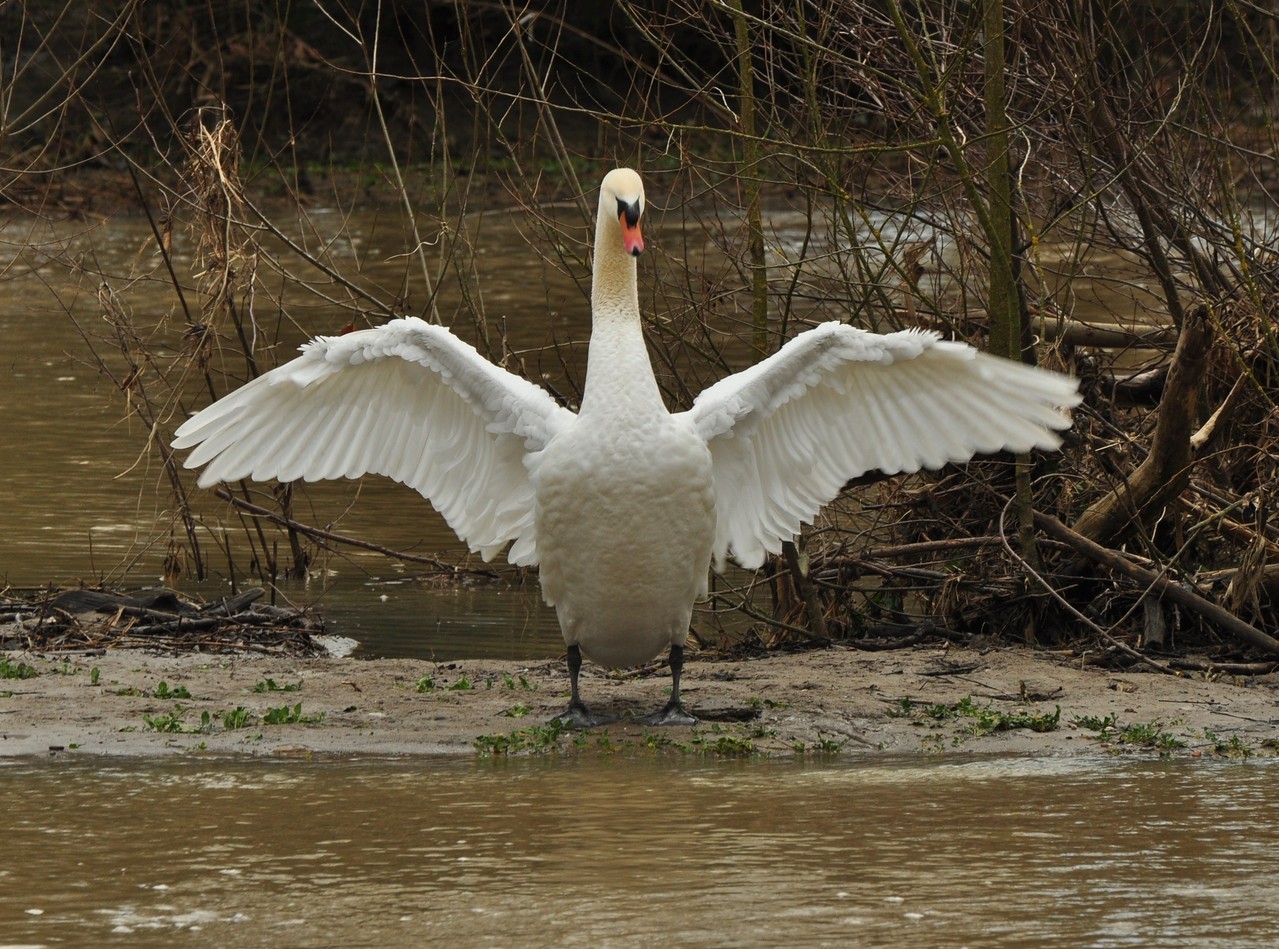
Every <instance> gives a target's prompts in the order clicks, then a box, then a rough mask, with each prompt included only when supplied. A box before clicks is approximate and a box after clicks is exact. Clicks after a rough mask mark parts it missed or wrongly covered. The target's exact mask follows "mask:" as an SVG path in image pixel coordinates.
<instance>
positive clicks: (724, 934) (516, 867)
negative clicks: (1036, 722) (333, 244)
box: [0, 758, 1279, 949]
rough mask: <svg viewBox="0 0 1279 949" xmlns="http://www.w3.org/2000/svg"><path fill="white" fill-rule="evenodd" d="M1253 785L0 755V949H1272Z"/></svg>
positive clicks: (1265, 836) (1093, 775)
mask: <svg viewBox="0 0 1279 949" xmlns="http://www.w3.org/2000/svg"><path fill="white" fill-rule="evenodd" d="M1275 780H1276V774H1275V769H1274V766H1273V765H1269V764H1225V765H1221V764H1206V763H1197V764H1191V763H1185V762H1176V763H1172V762H1169V763H1164V762H1153V761H1114V762H1101V763H1098V762H1095V761H1094V762H1080V761H1075V760H1038V761H1032V760H982V759H975V760H963V759H954V758H949V759H947V760H945V761H939V760H908V761H902V762H897V763H888V764H882V763H880V764H875V765H867V764H864V763H861V762H855V761H848V762H840V761H837V762H834V763H831V764H825V765H823V764H812V763H808V764H804V763H772V762H767V763H760V762H723V763H719V762H704V761H700V760H693V759H684V758H679V759H658V760H651V759H650V760H633V759H614V758H582V759H570V760H549V761H548V760H529V759H524V760H479V761H475V762H448V761H445V762H427V763H424V764H413V765H408V764H399V763H389V762H388V763H379V762H370V761H364V762H331V763H314V762H311V763H308V762H297V761H293V762H255V761H250V762H228V761H199V760H184V761H175V762H163V763H134V764H129V765H127V766H118V765H112V766H108V767H104V766H94V765H91V764H84V763H81V762H70V761H52V762H22V763H13V762H8V763H4V764H0V802H2V803H3V805H4V809H5V814H6V815H7V820H6V827H5V846H4V850H3V855H2V856H0V947H2V946H17V945H29V946H56V945H129V946H169V945H175V944H179V945H192V946H296V947H319V946H332V947H351V946H400V945H404V946H407V945H427V944H447V945H461V946H471V945H494V946H582V947H592V949H602V947H610V946H618V947H621V946H637V945H643V944H651V945H671V946H716V947H723V946H781V945H786V946H850V945H855V946H892V947H913V946H919V947H949V946H974V947H976V946H1009V947H1036V946H1044V947H1049V946H1051V947H1060V946H1072V947H1084V946H1090V947H1110V946H1161V947H1171V946H1187V947H1189V946H1195V947H1204V946H1213V947H1251V946H1256V947H1270V946H1273V945H1275V944H1276V941H1277V940H1279V910H1276V909H1275V907H1274V901H1273V899H1272V890H1273V874H1274V868H1275V859H1274V854H1275V852H1276V849H1277V848H1279V799H1276V796H1275V794H1274V793H1273V789H1274V787H1275Z"/></svg>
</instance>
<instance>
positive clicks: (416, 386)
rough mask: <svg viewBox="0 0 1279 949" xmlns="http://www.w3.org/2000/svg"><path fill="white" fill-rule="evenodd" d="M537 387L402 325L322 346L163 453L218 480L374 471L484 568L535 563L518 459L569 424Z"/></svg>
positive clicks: (227, 402) (412, 322)
mask: <svg viewBox="0 0 1279 949" xmlns="http://www.w3.org/2000/svg"><path fill="white" fill-rule="evenodd" d="M573 418H574V416H573V413H571V412H569V411H568V410H567V409H564V408H561V407H560V406H559V405H557V404H556V403H555V400H554V399H552V398H551V397H550V395H548V394H547V393H546V392H545V391H544V390H543V389H541V388H539V387H537V386H535V385H533V384H532V383H530V382H527V381H526V380H524V379H521V378H520V377H519V376H516V375H513V374H512V373H509V372H507V371H505V370H504V369H501V368H499V367H497V366H494V365H493V364H492V363H490V362H489V361H488V360H486V359H484V358H483V357H482V356H480V354H479V353H477V352H476V351H475V349H474V348H472V347H471V346H469V345H467V344H466V343H464V342H462V341H461V340H459V339H458V338H457V337H455V336H454V335H453V334H452V333H450V332H449V331H448V330H446V329H443V328H441V327H438V326H433V325H431V324H428V323H425V322H423V321H422V320H419V319H416V318H413V317H409V318H406V319H401V320H393V321H392V322H390V323H388V324H386V325H385V326H381V327H378V328H376V329H371V330H363V331H360V332H357V333H350V334H348V335H345V336H336V337H320V338H318V339H316V340H313V341H311V342H309V343H307V344H306V345H304V346H303V347H302V355H301V356H299V357H298V358H296V359H294V360H293V361H292V362H290V363H287V364H285V365H283V366H280V367H279V368H277V369H274V370H272V371H271V372H269V373H267V374H265V375H263V376H261V377H259V378H257V379H255V380H253V381H252V382H250V383H248V384H247V385H245V386H243V387H241V388H240V389H238V390H236V391H235V392H233V393H231V394H230V395H228V396H226V397H225V398H223V399H220V400H219V401H217V402H215V403H214V404H213V405H211V406H209V407H208V408H206V409H204V410H203V411H201V412H199V413H198V414H196V415H195V416H193V417H192V418H190V419H188V420H187V421H186V422H185V423H183V424H182V425H181V426H180V427H179V428H178V430H177V433H176V437H175V439H174V443H173V444H174V447H175V448H179V449H185V448H190V449H192V451H191V453H190V455H189V456H188V457H187V460H186V466H187V467H188V468H196V467H200V466H204V470H203V471H202V472H201V474H200V477H199V484H200V486H201V487H208V486H210V485H212V484H216V483H217V482H219V481H236V480H239V479H240V478H252V479H253V480H255V481H269V480H284V481H294V480H305V481H318V480H323V479H331V478H341V477H346V478H356V477H360V476H361V475H363V474H368V473H372V474H381V475H386V476H387V477H389V478H393V479H394V480H396V481H400V482H403V483H404V484H406V485H408V486H409V487H411V488H413V489H415V490H416V491H418V492H419V493H420V494H422V495H423V496H425V497H426V498H427V499H429V500H430V501H431V502H432V503H433V504H434V505H435V507H436V509H437V510H438V511H439V512H440V513H441V514H442V515H443V516H444V518H445V520H446V521H448V523H449V526H450V527H452V528H453V530H454V531H456V532H457V534H458V536H459V537H461V538H462V539H463V540H464V541H465V542H466V543H467V545H468V546H469V547H470V548H471V549H472V550H477V551H479V552H480V553H481V554H482V555H483V556H484V558H485V559H486V560H488V559H490V558H492V557H493V556H494V555H496V554H497V553H498V552H499V551H500V550H501V549H502V547H504V546H505V545H506V544H508V543H511V542H514V543H513V544H512V547H511V549H510V551H509V552H508V558H509V559H511V561H512V562H513V563H521V564H530V565H531V564H534V563H536V562H537V539H536V537H535V536H534V528H533V490H532V485H531V484H530V482H529V478H528V471H527V469H526V467H525V459H526V458H527V456H528V455H530V454H531V453H534V452H538V451H540V450H541V449H542V448H544V447H545V446H546V443H547V442H548V441H549V440H550V439H551V438H552V437H553V436H554V435H555V434H556V433H557V432H559V431H561V430H563V428H564V427H565V426H567V425H568V424H569V423H571V421H572V420H573Z"/></svg>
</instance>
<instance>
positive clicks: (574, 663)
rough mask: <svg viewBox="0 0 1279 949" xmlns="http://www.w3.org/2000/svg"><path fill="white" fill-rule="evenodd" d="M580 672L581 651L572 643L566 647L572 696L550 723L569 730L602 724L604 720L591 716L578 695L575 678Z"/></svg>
mask: <svg viewBox="0 0 1279 949" xmlns="http://www.w3.org/2000/svg"><path fill="white" fill-rule="evenodd" d="M581 671H582V650H581V649H579V648H578V647H577V644H576V643H574V644H573V645H571V646H569V647H568V681H569V688H570V689H572V694H571V695H570V696H569V700H568V708H566V709H565V710H564V711H563V712H561V713H560V714H559V715H556V716H555V717H554V718H553V719H551V721H552V722H559V723H560V724H561V725H566V726H568V727H569V728H594V727H595V726H596V725H603V724H604V719H600V718H596V717H595V716H594V715H592V714H591V711H590V709H588V708H587V707H586V703H585V702H583V701H582V696H581V695H579V694H578V691H577V677H578V674H579V673H581Z"/></svg>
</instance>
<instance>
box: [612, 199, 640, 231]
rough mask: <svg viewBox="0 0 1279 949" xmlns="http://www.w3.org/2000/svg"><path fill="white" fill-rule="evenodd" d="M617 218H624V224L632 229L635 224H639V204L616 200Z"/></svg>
mask: <svg viewBox="0 0 1279 949" xmlns="http://www.w3.org/2000/svg"><path fill="white" fill-rule="evenodd" d="M617 216H618V218H619V219H620V218H623V217H625V218H626V223H627V224H629V225H630V226H631V227H634V226H635V225H636V224H638V223H639V219H640V208H639V202H638V201H633V202H632V201H623V200H622V199H621V198H618V199H617Z"/></svg>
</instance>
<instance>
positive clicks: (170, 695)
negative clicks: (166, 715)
mask: <svg viewBox="0 0 1279 949" xmlns="http://www.w3.org/2000/svg"><path fill="white" fill-rule="evenodd" d="M151 694H152V695H153V696H154V697H155V698H157V699H189V698H191V692H190V691H189V690H188V689H187V687H186V686H185V685H180V686H178V687H177V688H170V687H169V683H167V682H165V681H164V680H163V679H161V680H160V684H159V685H157V686H156V687H155V689H154V690H153V691H152V693H151Z"/></svg>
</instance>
